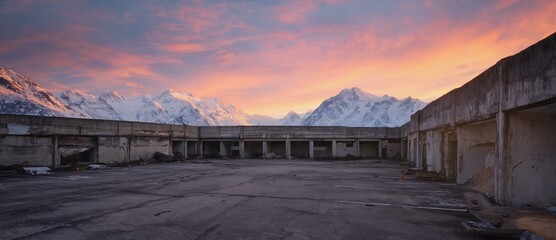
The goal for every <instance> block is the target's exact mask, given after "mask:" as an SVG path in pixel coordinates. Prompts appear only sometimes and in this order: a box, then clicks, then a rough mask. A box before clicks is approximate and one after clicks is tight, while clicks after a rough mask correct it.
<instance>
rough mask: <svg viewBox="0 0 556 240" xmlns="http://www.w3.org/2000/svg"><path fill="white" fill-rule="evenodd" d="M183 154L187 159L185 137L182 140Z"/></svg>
mask: <svg viewBox="0 0 556 240" xmlns="http://www.w3.org/2000/svg"><path fill="white" fill-rule="evenodd" d="M183 155H184V157H185V159H187V139H184V140H183Z"/></svg>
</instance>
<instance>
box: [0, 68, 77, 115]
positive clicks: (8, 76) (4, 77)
mask: <svg viewBox="0 0 556 240" xmlns="http://www.w3.org/2000/svg"><path fill="white" fill-rule="evenodd" d="M0 103H1V104H0V112H1V113H9V114H27V115H45V116H74V117H77V116H78V115H75V114H72V113H71V110H70V109H69V108H67V107H66V106H65V105H64V104H63V103H62V102H61V101H59V100H58V99H57V98H56V97H54V96H53V95H52V94H51V93H49V92H48V91H46V90H45V89H43V88H41V87H40V86H39V85H37V84H36V83H34V82H32V81H31V80H29V79H28V78H27V77H25V76H23V75H21V74H19V73H17V72H15V71H13V70H11V69H8V68H3V67H0Z"/></svg>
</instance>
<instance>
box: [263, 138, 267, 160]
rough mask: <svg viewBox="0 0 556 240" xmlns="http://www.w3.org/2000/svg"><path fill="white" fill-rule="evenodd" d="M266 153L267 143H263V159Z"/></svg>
mask: <svg viewBox="0 0 556 240" xmlns="http://www.w3.org/2000/svg"><path fill="white" fill-rule="evenodd" d="M267 152H268V142H267V141H263V159H265V158H266V153H267Z"/></svg>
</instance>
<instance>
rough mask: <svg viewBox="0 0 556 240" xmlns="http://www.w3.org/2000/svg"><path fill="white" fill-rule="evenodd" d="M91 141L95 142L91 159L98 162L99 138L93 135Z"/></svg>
mask: <svg viewBox="0 0 556 240" xmlns="http://www.w3.org/2000/svg"><path fill="white" fill-rule="evenodd" d="M93 141H94V144H95V148H94V149H93V159H92V160H93V161H92V162H95V163H97V162H99V149H98V141H99V140H98V137H95V138H94V140H93ZM170 147H172V146H171V145H170Z"/></svg>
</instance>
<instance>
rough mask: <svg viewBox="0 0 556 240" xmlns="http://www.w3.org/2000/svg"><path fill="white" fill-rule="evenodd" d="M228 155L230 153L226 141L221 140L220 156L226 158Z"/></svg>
mask: <svg viewBox="0 0 556 240" xmlns="http://www.w3.org/2000/svg"><path fill="white" fill-rule="evenodd" d="M227 155H228V154H227V153H226V145H224V142H220V156H222V157H223V158H225V157H226V156H227Z"/></svg>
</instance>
